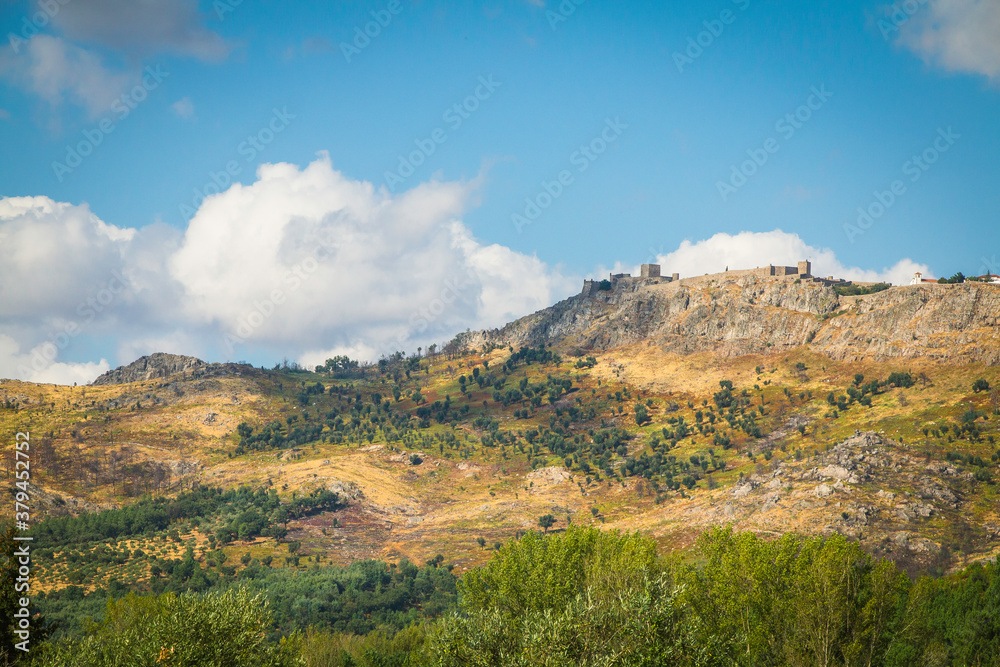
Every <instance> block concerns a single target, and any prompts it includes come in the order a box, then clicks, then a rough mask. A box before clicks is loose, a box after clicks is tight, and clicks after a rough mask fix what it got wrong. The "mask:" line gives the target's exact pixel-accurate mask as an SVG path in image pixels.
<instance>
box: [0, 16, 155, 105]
mask: <svg viewBox="0 0 1000 667" xmlns="http://www.w3.org/2000/svg"><path fill="white" fill-rule="evenodd" d="M0 77H2V78H4V79H7V80H8V81H10V82H11V83H12V84H14V85H17V86H19V87H21V88H23V89H25V90H27V91H28V92H30V93H33V94H35V95H38V96H39V97H41V98H42V99H44V100H45V101H47V102H48V103H49V104H51V105H53V106H59V105H61V104H62V103H63V102H64V101H65V100H66V99H67V98H68V99H69V101H70V102H71V103H73V104H76V105H78V106H81V107H83V108H84V109H86V110H87V112H88V113H89V114H90V116H91V117H95V116H98V115H100V114H101V113H104V112H106V111H108V110H109V109H110V108H111V104H112V102H114V100H115V99H116V98H118V97H119V96H120V95H121V94H122V91H124V90H125V88H126V87H127V86H128V85H130V84H132V83H134V82H135V81H136V80H138V71H130V72H123V71H114V70H113V69H112V68H111V67H110V66H108V65H107V64H106V63H105V60H104V58H102V57H101V56H100V55H98V54H96V53H94V52H92V51H88V50H87V49H83V48H81V47H79V46H76V45H75V44H71V43H70V42H67V41H66V40H64V39H61V38H59V37H53V36H51V35H36V36H34V37H32V38H31V39H30V40H28V41H26V42H25V43H24V44H22V45H20V48H19V49H18V52H17V53H15V52H14V50H13V49H4V50H2V51H0Z"/></svg>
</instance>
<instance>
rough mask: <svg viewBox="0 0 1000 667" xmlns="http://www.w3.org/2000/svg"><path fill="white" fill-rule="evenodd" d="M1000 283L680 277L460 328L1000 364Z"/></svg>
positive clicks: (671, 348) (476, 339) (610, 344)
mask: <svg viewBox="0 0 1000 667" xmlns="http://www.w3.org/2000/svg"><path fill="white" fill-rule="evenodd" d="M998 317H1000V286H997V285H988V284H980V283H962V284H955V285H936V284H934V285H915V286H904V287H894V288H891V289H888V290H885V291H882V292H877V293H875V294H869V295H864V296H847V297H841V296H838V295H837V293H836V291H835V290H834V289H833V288H832V287H829V286H826V285H824V284H822V283H818V282H811V281H789V280H775V279H768V278H760V277H756V276H739V277H732V278H730V277H727V276H726V274H715V275H713V276H706V277H701V278H689V279H684V280H680V281H678V282H669V283H658V282H654V281H648V280H642V279H633V280H621V281H615V283H614V286H613V288H612V289H610V290H607V291H599V292H597V293H596V294H595V295H593V296H585V295H582V294H580V295H576V296H573V297H570V298H569V299H566V300H564V301H561V302H559V303H557V304H555V305H554V306H551V307H550V308H546V309H543V310H541V311H538V312H537V313H534V314H532V315H528V316H527V317H523V318H521V319H519V320H516V321H514V322H511V323H510V324H508V325H506V326H504V327H502V328H500V329H494V330H489V331H479V332H471V333H468V334H461V335H460V336H459V340H460V341H461V342H462V343H463V344H464V345H466V346H467V347H471V348H481V347H483V346H486V345H496V346H502V347H508V346H510V347H514V348H515V349H516V348H518V347H521V346H539V345H547V344H549V343H556V344H562V345H564V346H570V347H578V348H580V349H582V350H609V349H613V348H617V347H621V346H625V345H630V344H634V343H638V342H646V343H649V344H652V345H655V346H657V347H659V348H660V349H661V350H663V351H665V352H674V353H678V354H691V353H695V352H705V351H711V352H714V353H715V354H717V355H719V356H721V357H737V356H742V355H747V354H765V353H774V352H783V351H788V350H791V349H794V348H796V347H799V346H808V349H809V350H812V351H815V352H818V353H820V354H823V355H825V356H827V357H829V358H830V359H835V360H838V361H858V360H863V359H871V360H875V361H887V360H891V359H933V360H938V361H944V362H947V363H953V364H968V363H976V362H980V363H985V364H989V365H996V364H998V363H1000V328H998Z"/></svg>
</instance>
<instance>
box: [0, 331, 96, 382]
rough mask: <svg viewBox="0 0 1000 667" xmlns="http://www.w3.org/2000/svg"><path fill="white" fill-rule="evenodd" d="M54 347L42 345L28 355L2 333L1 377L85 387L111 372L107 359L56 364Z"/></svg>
mask: <svg viewBox="0 0 1000 667" xmlns="http://www.w3.org/2000/svg"><path fill="white" fill-rule="evenodd" d="M53 345H54V344H47V343H43V344H41V345H37V346H35V347H34V348H33V349H31V350H30V351H28V352H26V353H22V352H21V346H20V345H19V344H18V343H17V341H16V340H14V338H12V337H11V336H8V335H6V334H0V378H14V379H18V380H25V381H28V382H46V383H51V384H73V383H78V384H86V383H88V382H90V381H91V380H93V379H94V378H96V377H97V376H98V375H100V374H101V373H104V372H107V371H108V370H109V369H110V365H109V364H108V362H107V360H106V359H101V360H100V361H99V362H86V363H65V362H57V361H53V358H54V356H55V354H54V351H55V350H57V348H56V347H54V346H53Z"/></svg>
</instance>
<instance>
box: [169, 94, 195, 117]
mask: <svg viewBox="0 0 1000 667" xmlns="http://www.w3.org/2000/svg"><path fill="white" fill-rule="evenodd" d="M170 109H171V111H173V112H174V113H175V114H176V115H177V116H178V117H179V118H184V119H188V118H193V117H194V104H193V103H192V102H191V98H190V97H184V98H181V99H179V100H177V101H176V102H174V103H173V104H171V105H170Z"/></svg>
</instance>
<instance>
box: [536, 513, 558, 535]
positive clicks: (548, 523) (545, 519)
mask: <svg viewBox="0 0 1000 667" xmlns="http://www.w3.org/2000/svg"><path fill="white" fill-rule="evenodd" d="M555 522H556V518H555V517H554V516H552V515H551V514H543V515H542V516H540V517H538V525H539V526H541V527H542V528H544V529H545V532H546V533H547V532H549V528H551V527H552V524H554V523H555Z"/></svg>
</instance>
